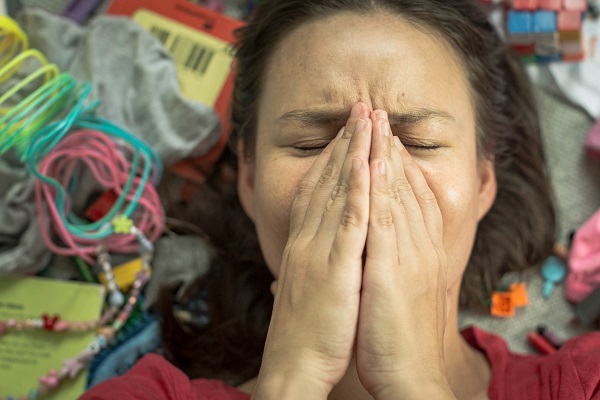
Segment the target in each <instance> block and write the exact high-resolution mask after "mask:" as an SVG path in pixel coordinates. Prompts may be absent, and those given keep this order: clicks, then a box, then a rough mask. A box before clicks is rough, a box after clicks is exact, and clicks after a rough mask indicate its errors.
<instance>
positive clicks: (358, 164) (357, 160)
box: [352, 158, 362, 171]
mask: <svg viewBox="0 0 600 400" xmlns="http://www.w3.org/2000/svg"><path fill="white" fill-rule="evenodd" d="M361 166H362V160H361V159H360V158H355V159H354V160H352V170H354V171H358V170H359V169H360V167H361Z"/></svg>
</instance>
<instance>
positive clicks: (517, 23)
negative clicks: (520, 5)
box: [506, 10, 533, 33]
mask: <svg viewBox="0 0 600 400" xmlns="http://www.w3.org/2000/svg"><path fill="white" fill-rule="evenodd" d="M506 28H507V30H508V33H530V32H533V15H532V13H530V12H527V11H512V10H511V11H509V12H508V23H507V26H506Z"/></svg>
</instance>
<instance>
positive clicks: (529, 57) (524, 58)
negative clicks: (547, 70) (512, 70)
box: [520, 54, 537, 64]
mask: <svg viewBox="0 0 600 400" xmlns="http://www.w3.org/2000/svg"><path fill="white" fill-rule="evenodd" d="M520 59H521V62H523V63H524V64H535V63H536V62H537V57H536V56H535V54H530V55H526V56H521V57H520Z"/></svg>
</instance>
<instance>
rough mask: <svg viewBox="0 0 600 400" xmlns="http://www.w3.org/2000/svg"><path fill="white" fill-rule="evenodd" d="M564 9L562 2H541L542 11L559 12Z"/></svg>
mask: <svg viewBox="0 0 600 400" xmlns="http://www.w3.org/2000/svg"><path fill="white" fill-rule="evenodd" d="M561 8H562V0H541V1H540V9H542V10H552V11H559V10H560V9H561Z"/></svg>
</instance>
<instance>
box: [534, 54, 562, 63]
mask: <svg viewBox="0 0 600 400" xmlns="http://www.w3.org/2000/svg"><path fill="white" fill-rule="evenodd" d="M537 61H538V62H539V63H541V64H546V63H551V62H557V61H562V56H561V54H549V55H545V56H540V55H538V56H537Z"/></svg>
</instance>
